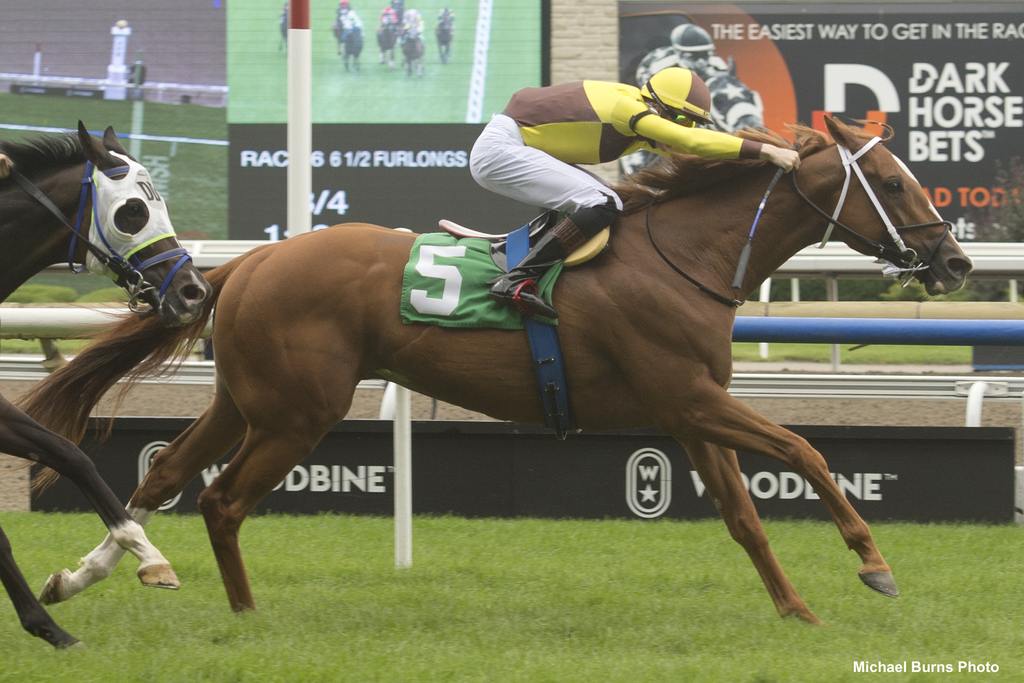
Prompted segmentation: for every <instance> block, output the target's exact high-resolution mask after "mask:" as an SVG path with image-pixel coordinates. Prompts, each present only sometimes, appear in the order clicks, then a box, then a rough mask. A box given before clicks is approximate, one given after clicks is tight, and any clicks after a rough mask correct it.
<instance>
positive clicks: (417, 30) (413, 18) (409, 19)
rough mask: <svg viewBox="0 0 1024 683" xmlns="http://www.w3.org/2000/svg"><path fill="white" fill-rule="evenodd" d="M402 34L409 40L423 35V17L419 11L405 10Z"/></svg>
mask: <svg viewBox="0 0 1024 683" xmlns="http://www.w3.org/2000/svg"><path fill="white" fill-rule="evenodd" d="M402 32H403V34H404V36H405V37H409V38H413V37H417V36H421V35H423V16H422V15H421V14H420V11H419V10H418V9H407V10H405V17H404V21H403V22H402Z"/></svg>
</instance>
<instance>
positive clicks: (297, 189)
mask: <svg viewBox="0 0 1024 683" xmlns="http://www.w3.org/2000/svg"><path fill="white" fill-rule="evenodd" d="M312 82H313V37H312V32H311V31H310V29H309V0H291V4H290V14H289V24H288V230H287V233H286V234H288V235H298V234H299V233H303V232H309V231H310V230H311V229H312V226H313V221H312V216H311V215H310V211H309V198H310V196H311V195H312V193H313V167H312V166H311V165H310V157H311V156H312V153H313V115H312V110H313V87H312Z"/></svg>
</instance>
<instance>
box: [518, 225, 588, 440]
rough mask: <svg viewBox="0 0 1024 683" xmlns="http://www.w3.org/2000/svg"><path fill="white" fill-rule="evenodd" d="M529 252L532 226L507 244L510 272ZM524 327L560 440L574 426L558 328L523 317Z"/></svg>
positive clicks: (547, 419) (547, 417) (548, 421)
mask: <svg viewBox="0 0 1024 683" xmlns="http://www.w3.org/2000/svg"><path fill="white" fill-rule="evenodd" d="M529 250H530V226H529V224H527V225H524V226H523V227H521V228H519V229H517V230H515V231H514V232H511V233H509V236H508V241H507V242H506V245H505V255H506V257H507V259H508V268H509V270H511V269H512V268H514V267H515V266H516V265H517V264H518V263H519V262H520V261H522V260H523V259H524V258H525V257H526V254H527V252H528V251H529ZM523 325H524V326H525V327H526V336H527V337H528V338H529V340H530V351H531V352H532V355H533V367H534V370H535V371H536V374H537V386H538V389H539V390H540V400H541V404H542V405H543V408H544V424H545V425H547V426H548V427H549V428H551V429H554V430H555V435H556V436H558V438H559V439H564V438H565V437H566V434H568V433H569V431H570V430H572V429H573V428H574V426H573V420H572V414H571V413H570V412H569V389H568V385H567V384H566V382H565V364H564V362H563V361H562V347H561V344H559V342H558V328H557V327H555V326H554V325H548V324H546V323H542V322H540V321H538V320H534V319H533V318H529V317H524V318H523Z"/></svg>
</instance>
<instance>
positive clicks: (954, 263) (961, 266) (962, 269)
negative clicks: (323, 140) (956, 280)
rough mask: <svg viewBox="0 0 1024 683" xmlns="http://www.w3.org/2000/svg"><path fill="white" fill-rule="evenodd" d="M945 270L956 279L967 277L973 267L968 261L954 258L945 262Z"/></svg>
mask: <svg viewBox="0 0 1024 683" xmlns="http://www.w3.org/2000/svg"><path fill="white" fill-rule="evenodd" d="M946 268H947V269H948V270H949V272H950V273H952V274H953V275H955V276H957V277H967V273H969V272H971V270H972V268H973V266H972V264H971V262H970V261H969V260H968V259H962V258H956V257H954V258H951V259H949V260H948V261H946Z"/></svg>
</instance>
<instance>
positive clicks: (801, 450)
mask: <svg viewBox="0 0 1024 683" xmlns="http://www.w3.org/2000/svg"><path fill="white" fill-rule="evenodd" d="M691 399H692V405H693V406H699V410H698V411H697V413H696V414H691V415H690V416H689V418H688V419H686V426H685V427H683V428H680V429H673V430H672V432H673V433H685V434H690V435H692V436H695V437H699V438H701V439H703V440H704V441H710V442H712V443H716V444H719V445H721V446H725V447H727V448H732V449H735V450H747V451H753V452H755V453H762V454H764V455H767V456H769V457H772V458H775V459H777V460H780V461H782V462H784V463H785V464H786V465H787V466H789V467H790V469H792V470H793V471H795V472H796V473H798V474H800V475H802V476H803V477H804V478H806V479H807V480H808V481H810V482H811V486H813V487H814V491H815V492H816V493H817V494H818V496H819V497H820V498H821V500H822V502H823V503H825V506H826V507H827V508H828V510H829V512H830V513H831V515H832V519H833V521H835V524H836V526H837V527H838V528H839V533H840V535H842V537H843V540H844V541H845V542H846V546H847V547H848V548H850V549H851V550H853V551H854V552H856V553H857V555H858V556H859V557H860V559H861V562H862V565H861V568H860V571H859V572H858V575H859V576H860V579H861V581H863V582H864V583H865V584H866V585H867V586H868V587H870V588H873V589H874V590H876V591H878V592H879V593H883V594H884V595H889V596H896V595H899V590H898V589H897V588H896V582H895V581H894V580H893V577H892V571H891V569H890V568H889V565H888V564H887V563H886V561H885V558H883V557H882V553H880V552H879V550H878V547H877V546H876V545H875V540H874V538H872V536H871V530H870V529H869V528H868V525H867V524H866V523H865V522H864V520H863V519H862V518H861V516H860V515H859V514H857V511H856V510H854V509H853V506H852V505H851V504H850V501H848V500H847V499H846V497H845V496H843V494H842V491H840V490H839V486H838V485H837V484H836V482H835V481H834V480H833V479H832V477H831V475H830V474H829V471H828V464H827V463H826V462H825V458H824V457H822V455H821V453H819V452H818V451H816V450H815V449H814V448H812V447H811V445H810V444H809V443H807V441H806V440H805V439H802V438H801V437H799V436H797V435H796V434H794V433H793V432H791V431H789V430H788V429H785V428H783V427H780V426H779V425H777V424H775V423H773V422H771V421H770V420H768V419H767V418H765V417H762V416H761V415H760V414H759V413H757V412H756V411H755V410H753V409H752V408H750V407H749V406H748V405H746V404H745V403H743V402H742V401H740V400H739V399H736V398H734V397H732V396H730V395H729V393H728V392H727V391H726V390H725V389H723V388H722V387H720V386H718V385H717V384H716V385H712V386H702V387H695V388H694V391H693V393H692V394H691Z"/></svg>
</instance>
